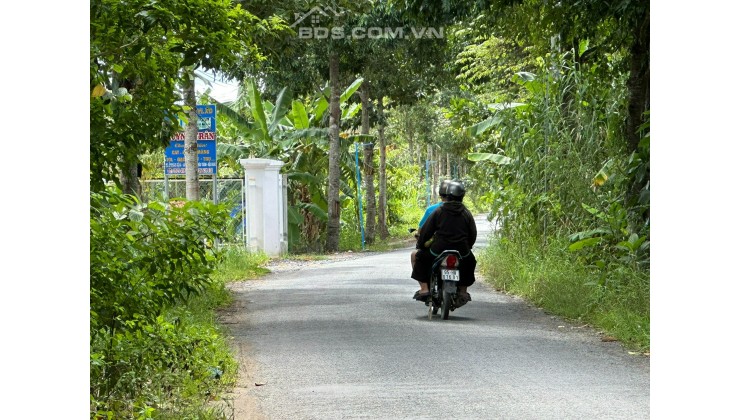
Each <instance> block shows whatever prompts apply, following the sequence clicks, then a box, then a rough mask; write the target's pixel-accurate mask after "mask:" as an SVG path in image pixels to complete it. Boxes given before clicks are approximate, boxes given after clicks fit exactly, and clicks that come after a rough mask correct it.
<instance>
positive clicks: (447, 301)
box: [442, 292, 452, 319]
mask: <svg viewBox="0 0 740 420" xmlns="http://www.w3.org/2000/svg"><path fill="white" fill-rule="evenodd" d="M451 307H452V294H450V293H449V292H443V298H442V319H449V318H450V308H451Z"/></svg>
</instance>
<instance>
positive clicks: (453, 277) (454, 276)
mask: <svg viewBox="0 0 740 420" xmlns="http://www.w3.org/2000/svg"><path fill="white" fill-rule="evenodd" d="M442 280H447V281H460V271H459V270H445V269H444V268H443V269H442Z"/></svg>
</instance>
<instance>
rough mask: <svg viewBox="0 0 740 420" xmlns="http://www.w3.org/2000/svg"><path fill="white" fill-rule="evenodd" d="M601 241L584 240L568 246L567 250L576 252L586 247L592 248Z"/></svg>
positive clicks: (598, 238) (599, 238) (597, 239)
mask: <svg viewBox="0 0 740 420" xmlns="http://www.w3.org/2000/svg"><path fill="white" fill-rule="evenodd" d="M601 240H602V238H601V237H597V238H588V239H584V240H581V241H578V242H575V243H572V244H570V246H569V247H568V250H570V251H578V250H580V249H583V248H585V247H588V246H594V245H596V244H598V243H599V242H601Z"/></svg>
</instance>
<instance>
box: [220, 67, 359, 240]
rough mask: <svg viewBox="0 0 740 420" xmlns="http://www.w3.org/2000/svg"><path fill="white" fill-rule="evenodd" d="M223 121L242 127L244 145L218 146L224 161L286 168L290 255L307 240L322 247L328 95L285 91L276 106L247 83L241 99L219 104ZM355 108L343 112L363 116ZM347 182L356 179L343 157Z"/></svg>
mask: <svg viewBox="0 0 740 420" xmlns="http://www.w3.org/2000/svg"><path fill="white" fill-rule="evenodd" d="M361 84H362V79H357V80H355V81H354V82H353V83H352V84H351V85H350V86H349V87H347V89H345V91H344V92H343V93H342V96H341V99H342V103H343V104H345V105H346V102H347V100H348V99H349V97H350V96H351V95H352V94H353V93H354V92H355V91H356V90H357V89H358V88H359V86H360V85H361ZM217 107H218V109H219V112H220V115H223V116H225V117H226V118H228V119H229V120H231V121H233V123H234V124H235V125H237V126H238V127H239V131H240V135H239V138H241V139H242V144H233V143H220V144H219V145H218V149H217V152H218V157H219V160H221V161H230V162H232V164H236V163H237V162H238V161H239V159H243V158H246V157H264V158H271V159H278V160H282V161H284V162H286V165H285V170H286V171H287V175H288V179H289V181H290V182H289V195H290V202H291V205H290V206H289V209H288V220H289V241H290V246H291V249H295V248H296V246H297V245H298V244H299V239H300V238H303V239H304V241H306V242H307V243H312V242H313V243H318V241H317V239H318V237H319V235H320V234H321V226H322V225H323V224H324V222H325V221H326V220H327V200H326V197H325V194H324V188H325V185H326V179H327V173H326V170H325V168H326V167H328V161H327V159H328V154H327V151H328V148H329V144H328V129H327V128H325V127H322V125H323V121H322V116H323V115H324V112H325V111H326V109H327V101H326V97H325V95H324V92H323V91H322V92H319V94H318V95H317V97H316V98H314V99H312V100H305V101H301V100H298V99H293V98H292V97H291V95H290V93H289V91H288V90H287V89H286V88H284V89H283V90H281V91H280V93H279V94H278V96H277V98H276V100H275V102H274V103H273V102H270V101H268V100H265V99H263V98H262V96H261V95H260V92H259V89H258V88H257V85H256V83H254V82H253V81H250V82H247V83H245V89H244V91H243V94H240V95H239V98H238V99H237V101H235V103H233V104H231V105H230V106H228V105H225V104H217ZM359 109H360V108H359V107H358V105H356V104H350V105H347V106H344V108H343V113H344V115H345V116H346V117H347V118H349V117H351V116H352V115H354V114H355V113H357V112H358V111H359ZM340 160H341V166H342V168H343V170H342V173H343V176H344V178H345V179H353V177H352V173H353V172H352V168H353V166H352V165H353V163H352V162H353V161H352V157H351V156H350V155H349V153H348V152H345V153H343V155H342V156H341V157H340ZM341 188H342V191H343V192H344V193H345V194H346V195H347V196H349V197H352V196H353V194H352V188H351V187H350V186H349V185H347V184H346V182H345V183H343V184H342V186H341Z"/></svg>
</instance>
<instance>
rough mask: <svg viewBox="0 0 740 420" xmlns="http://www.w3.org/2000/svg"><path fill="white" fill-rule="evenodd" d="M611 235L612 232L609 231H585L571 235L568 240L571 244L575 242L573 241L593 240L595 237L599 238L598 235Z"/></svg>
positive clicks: (598, 229) (600, 229)
mask: <svg viewBox="0 0 740 420" xmlns="http://www.w3.org/2000/svg"><path fill="white" fill-rule="evenodd" d="M610 233H611V232H610V231H608V230H606V229H602V228H597V229H591V230H584V231H581V232H576V233H574V234H572V235H570V236H569V237H568V239H569V240H570V241H571V242H573V241H580V240H581V239H587V238H593V237H594V236H597V235H599V236H601V235H608V234H610Z"/></svg>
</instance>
